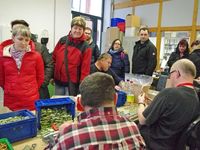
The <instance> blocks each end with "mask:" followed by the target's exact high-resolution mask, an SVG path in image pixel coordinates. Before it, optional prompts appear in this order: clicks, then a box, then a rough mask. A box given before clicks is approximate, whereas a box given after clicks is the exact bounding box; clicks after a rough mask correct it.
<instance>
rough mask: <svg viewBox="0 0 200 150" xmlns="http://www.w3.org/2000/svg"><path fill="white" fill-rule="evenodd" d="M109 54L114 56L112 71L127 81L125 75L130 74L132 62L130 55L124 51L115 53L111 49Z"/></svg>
mask: <svg viewBox="0 0 200 150" xmlns="http://www.w3.org/2000/svg"><path fill="white" fill-rule="evenodd" d="M108 53H109V54H110V55H111V56H112V64H111V67H110V68H111V69H112V70H113V71H114V72H115V73H116V74H117V75H118V76H119V77H120V78H121V79H123V80H124V79H125V73H129V72H130V62H129V58H128V55H127V54H126V53H125V52H124V50H123V49H120V50H118V51H114V50H112V49H110V50H109V51H108Z"/></svg>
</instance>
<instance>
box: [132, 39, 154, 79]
mask: <svg viewBox="0 0 200 150" xmlns="http://www.w3.org/2000/svg"><path fill="white" fill-rule="evenodd" d="M133 50H134V51H133V57H132V73H133V74H145V75H150V76H151V75H152V74H153V71H154V70H155V68H156V64H157V58H156V55H157V49H156V47H155V46H154V45H153V43H152V42H151V41H150V40H147V41H146V42H145V43H144V44H141V43H140V41H137V42H136V43H135V46H134V49H133Z"/></svg>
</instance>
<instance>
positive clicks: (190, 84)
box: [176, 82, 194, 87]
mask: <svg viewBox="0 0 200 150" xmlns="http://www.w3.org/2000/svg"><path fill="white" fill-rule="evenodd" d="M180 86H191V87H194V85H193V83H190V82H186V83H181V84H178V85H177V86H176V87H180Z"/></svg>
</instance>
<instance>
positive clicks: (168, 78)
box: [168, 70, 177, 79]
mask: <svg viewBox="0 0 200 150" xmlns="http://www.w3.org/2000/svg"><path fill="white" fill-rule="evenodd" d="M176 71H177V70H173V71H171V72H170V73H169V75H168V79H170V76H171V74H172V73H174V72H176Z"/></svg>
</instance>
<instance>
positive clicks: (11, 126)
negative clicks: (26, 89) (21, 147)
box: [0, 110, 37, 142]
mask: <svg viewBox="0 0 200 150" xmlns="http://www.w3.org/2000/svg"><path fill="white" fill-rule="evenodd" d="M16 116H22V117H25V119H23V120H20V121H15V122H10V123H6V124H2V125H0V138H7V139H8V140H9V141H10V142H16V141H20V140H23V139H26V138H30V137H35V136H36V135H37V125H36V117H35V115H33V114H32V113H31V112H30V111H28V110H20V111H15V112H9V113H5V114H0V120H2V119H7V118H9V117H12V118H13V117H16Z"/></svg>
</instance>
